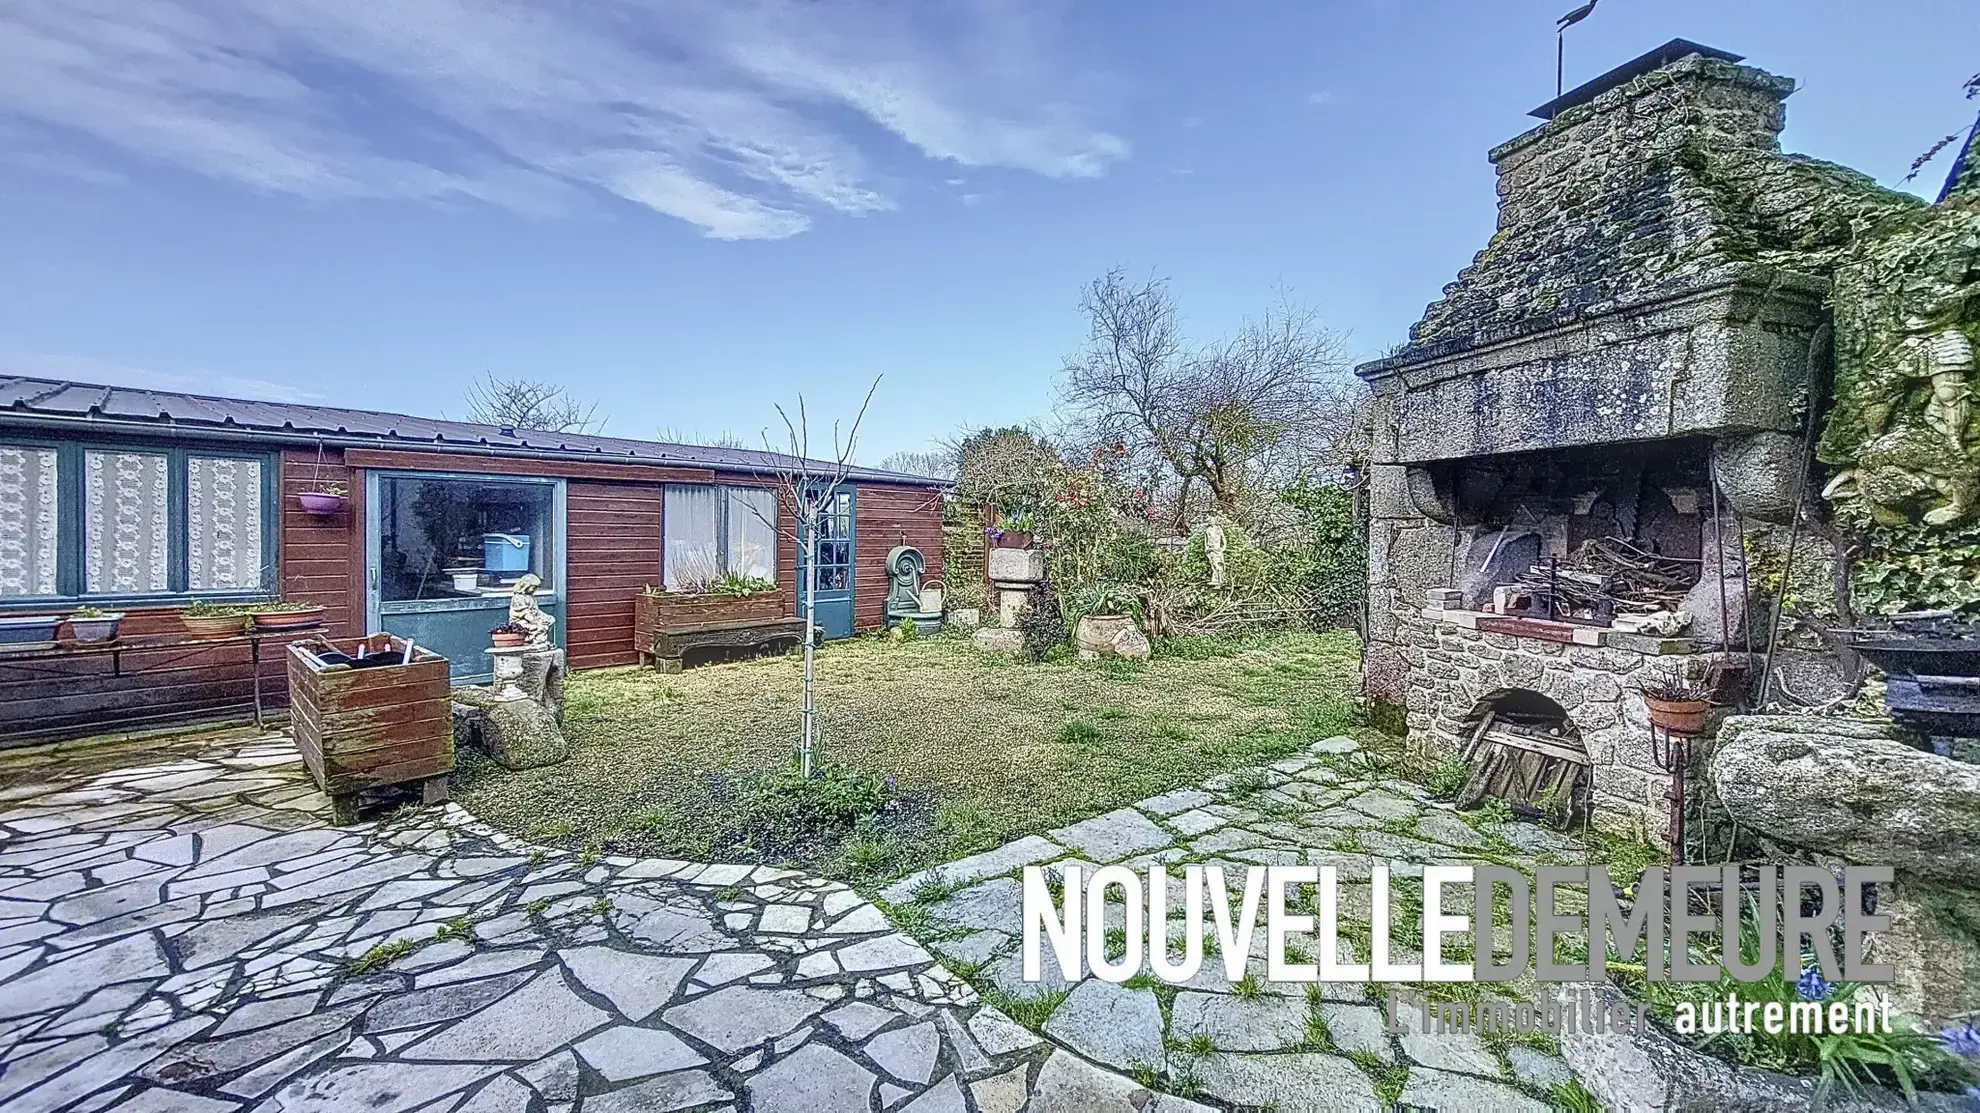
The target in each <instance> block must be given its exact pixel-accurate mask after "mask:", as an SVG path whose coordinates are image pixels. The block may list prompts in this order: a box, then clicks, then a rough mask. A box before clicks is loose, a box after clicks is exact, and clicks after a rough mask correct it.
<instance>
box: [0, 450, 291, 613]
mask: <svg viewBox="0 0 1980 1113" xmlns="http://www.w3.org/2000/svg"><path fill="white" fill-rule="evenodd" d="M0 444H4V445H9V446H15V447H20V448H25V449H31V450H53V451H54V453H55V508H56V509H55V594H53V595H4V596H0V611H35V610H51V609H60V608H63V607H76V606H82V605H89V606H105V605H108V606H133V607H136V606H146V605H154V606H155V605H160V604H164V605H170V604H173V603H190V602H193V601H195V600H201V599H204V600H209V601H212V602H222V603H225V602H240V603H249V602H264V601H267V600H271V599H279V598H281V595H282V592H281V587H280V583H281V551H280V546H281V535H282V529H281V514H282V497H281V466H282V458H281V454H280V453H279V452H274V451H261V450H255V449H243V448H229V447H223V446H217V445H216V446H212V447H208V446H204V445H190V444H162V443H159V442H155V441H115V440H94V439H92V440H66V439H61V438H56V437H49V436H36V435H33V434H25V435H23V434H17V433H15V432H13V431H12V430H6V431H0ZM90 452H102V453H136V454H142V455H151V456H163V457H165V522H166V530H167V533H168V543H167V546H166V552H165V585H166V589H165V590H164V591H161V592H95V593H92V592H88V591H84V590H83V583H84V575H85V572H84V564H85V559H86V554H85V553H84V551H83V549H84V536H83V515H84V513H85V512H86V509H87V507H86V502H87V499H88V494H87V492H86V491H85V490H84V482H83V474H84V456H85V454H86V453H90ZM194 456H198V457H201V458H203V459H217V460H253V461H256V462H258V463H260V465H261V552H262V567H263V568H264V569H265V570H266V571H267V574H268V579H269V581H270V582H268V583H264V584H263V585H262V586H261V587H259V588H248V589H239V588H233V589H228V590H225V591H192V590H190V589H188V588H187V586H186V585H187V582H188V578H189V576H190V571H189V568H188V564H189V551H188V550H189V546H190V543H191V532H190V530H191V516H190V510H189V508H188V505H187V504H188V500H189V491H190V488H189V485H188V471H189V469H190V463H189V461H190V459H191V458H192V457H194Z"/></svg>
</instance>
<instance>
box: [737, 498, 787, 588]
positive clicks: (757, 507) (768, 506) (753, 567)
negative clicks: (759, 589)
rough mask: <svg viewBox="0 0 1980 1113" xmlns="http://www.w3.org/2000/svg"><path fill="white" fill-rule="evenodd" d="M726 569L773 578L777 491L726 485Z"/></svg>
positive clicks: (739, 573)
mask: <svg viewBox="0 0 1980 1113" xmlns="http://www.w3.org/2000/svg"><path fill="white" fill-rule="evenodd" d="M728 492H729V571H731V572H734V573H735V574H736V575H738V576H755V577H756V578H758V579H763V580H774V579H776V578H777V492H775V491H770V490H765V489H763V488H761V487H730V488H728Z"/></svg>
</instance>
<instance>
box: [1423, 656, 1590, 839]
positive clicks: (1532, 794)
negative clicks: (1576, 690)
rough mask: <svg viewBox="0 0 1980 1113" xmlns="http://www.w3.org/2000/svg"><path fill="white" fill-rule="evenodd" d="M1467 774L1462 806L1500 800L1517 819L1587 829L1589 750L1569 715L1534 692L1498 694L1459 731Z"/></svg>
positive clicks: (1479, 703) (1474, 709)
mask: <svg viewBox="0 0 1980 1113" xmlns="http://www.w3.org/2000/svg"><path fill="white" fill-rule="evenodd" d="M1458 737H1459V738H1460V739H1461V740H1462V742H1463V746H1464V754H1465V758H1466V760H1467V761H1469V762H1470V763H1471V776H1470V777H1469V779H1467V780H1466V782H1465V786H1464V789H1463V791H1461V792H1460V793H1459V794H1458V801H1457V804H1458V807H1459V808H1475V807H1480V806H1482V805H1483V804H1484V803H1485V802H1486V801H1487V800H1489V799H1499V800H1504V801H1505V802H1506V803H1507V804H1508V805H1510V806H1511V807H1512V809H1513V811H1514V813H1515V814H1518V815H1520V816H1521V817H1523V818H1527V819H1546V820H1549V821H1551V822H1553V823H1555V824H1556V825H1559V826H1562V827H1575V826H1580V825H1584V824H1586V822H1587V820H1588V812H1589V801H1590V798H1591V796H1592V793H1593V778H1592V777H1591V776H1590V761H1589V757H1588V750H1587V747H1586V746H1584V745H1583V744H1582V739H1581V730H1580V728H1579V727H1577V726H1575V724H1574V720H1573V719H1571V718H1569V717H1568V713H1567V709H1566V708H1564V707H1562V706H1561V705H1560V704H1559V703H1557V702H1555V701H1554V699H1553V698H1552V697H1550V696H1547V695H1545V694H1544V693H1541V692H1536V691H1534V690H1533V689H1531V688H1498V689H1494V690H1493V691H1491V692H1487V693H1486V694H1485V695H1484V696H1482V697H1480V698H1479V699H1478V701H1477V702H1476V703H1475V704H1473V705H1472V708H1471V712H1470V714H1468V715H1467V716H1465V719H1464V721H1463V723H1462V725H1461V726H1460V728H1459V734H1458Z"/></svg>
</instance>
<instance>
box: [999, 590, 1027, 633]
mask: <svg viewBox="0 0 1980 1113" xmlns="http://www.w3.org/2000/svg"><path fill="white" fill-rule="evenodd" d="M1030 600H1031V589H1030V588H1029V587H1005V586H1003V585H1002V584H999V585H997V625H999V626H1002V627H1004V628H1006V629H1009V628H1010V627H1013V626H1016V625H1017V620H1018V612H1020V611H1022V610H1024V606H1025V604H1026V603H1028V602H1030Z"/></svg>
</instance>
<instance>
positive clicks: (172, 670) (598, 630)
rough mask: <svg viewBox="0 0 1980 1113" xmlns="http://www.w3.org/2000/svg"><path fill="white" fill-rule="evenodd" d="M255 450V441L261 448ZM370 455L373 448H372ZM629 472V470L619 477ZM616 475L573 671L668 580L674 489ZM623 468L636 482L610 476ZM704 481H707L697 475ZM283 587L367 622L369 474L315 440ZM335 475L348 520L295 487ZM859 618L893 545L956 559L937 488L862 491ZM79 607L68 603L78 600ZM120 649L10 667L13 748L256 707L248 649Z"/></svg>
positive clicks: (614, 640) (790, 564) (786, 520)
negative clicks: (640, 599)
mask: <svg viewBox="0 0 1980 1113" xmlns="http://www.w3.org/2000/svg"><path fill="white" fill-rule="evenodd" d="M240 447H246V448H252V447H254V446H253V445H252V444H243V445H242V446H240ZM364 453H369V455H368V456H366V455H364ZM351 455H352V458H353V459H358V458H362V459H365V460H367V461H369V462H372V463H381V464H382V463H384V462H386V461H387V460H397V459H398V457H397V456H394V455H389V454H386V453H383V452H381V451H380V450H358V449H353V450H352V453H351ZM416 455H417V456H418V458H419V463H420V465H421V466H422V467H424V468H442V469H444V470H447V471H452V472H459V473H464V474H507V475H513V474H539V475H541V474H563V473H565V472H568V470H569V469H564V471H563V472H560V470H559V469H558V468H556V467H554V466H552V467H546V468H544V469H540V470H533V471H532V470H529V469H521V468H518V467H517V465H518V464H519V463H521V464H529V463H533V462H532V461H516V460H500V461H491V460H490V459H489V458H488V457H485V456H476V455H471V454H452V453H418V454H416ZM614 467H622V468H624V470H623V471H615V470H612V469H613V468H614ZM593 469H597V471H596V474H597V475H601V476H606V477H608V478H596V477H587V478H571V479H570V481H569V485H568V487H567V489H566V492H567V502H566V510H567V514H566V530H567V533H568V538H567V555H566V563H565V570H566V577H567V580H568V582H567V584H566V585H565V601H566V612H565V623H566V626H565V631H564V633H565V643H566V646H567V649H568V652H569V656H570V664H571V666H572V667H573V668H597V667H602V666H608V665H629V664H633V663H635V662H636V659H637V658H636V654H635V653H634V650H633V599H634V597H635V596H636V595H637V594H638V592H639V591H640V590H641V589H642V588H644V587H645V586H646V585H647V584H651V583H658V582H659V581H660V561H661V536H662V532H661V531H662V521H661V519H662V512H663V493H664V490H665V488H664V486H663V484H661V483H660V482H657V481H655V479H654V476H655V475H657V474H669V473H666V472H664V471H663V470H662V469H655V468H650V467H635V466H630V465H609V464H604V463H602V462H599V463H593V462H583V471H585V472H587V473H590V472H592V470H593ZM620 475H623V476H625V477H626V479H625V480H619V479H614V478H609V477H613V476H620ZM696 478H699V476H696ZM751 479H752V477H748V476H726V475H723V476H716V477H715V478H714V482H716V483H721V484H733V485H738V486H764V485H765V484H763V483H762V482H751ZM279 483H280V488H279V491H280V510H279V516H280V538H279V542H278V547H277V553H278V559H279V561H280V564H279V568H278V582H279V584H280V585H281V591H282V595H283V597H284V598H287V599H292V600H297V601H302V602H310V603H320V604H322V605H323V607H324V608H325V613H324V617H325V621H326V622H327V623H328V624H329V628H330V634H331V635H332V636H333V637H337V638H347V637H356V636H359V635H361V634H364V633H366V632H367V631H366V630H365V613H364V612H365V571H366V570H365V567H364V561H365V553H364V505H363V499H364V486H365V469H364V468H362V467H357V466H352V464H351V463H349V462H347V460H346V458H345V455H344V453H342V452H340V451H337V450H334V449H326V450H325V451H324V453H323V456H322V460H321V463H320V464H319V461H318V456H317V452H316V450H315V449H314V448H302V449H290V450H286V451H284V452H283V453H282V454H281V467H280V476H279ZM332 484H337V485H341V486H342V487H344V488H345V490H346V491H347V492H348V494H347V496H346V502H345V507H344V509H343V510H342V511H340V512H339V513H337V514H334V515H330V516H327V517H316V516H314V515H310V514H307V513H304V512H303V510H302V508H301V506H300V505H299V504H298V503H297V502H296V499H295V496H296V495H297V494H298V493H300V492H302V491H308V490H316V489H320V488H322V487H326V486H329V485H332ZM857 498H858V523H857V541H856V552H855V557H854V559H855V564H856V568H857V572H856V575H857V584H858V599H857V601H856V604H855V615H854V620H855V624H856V626H857V627H858V628H859V629H862V630H868V629H873V628H875V627H878V626H880V625H881V624H882V621H883V619H884V617H885V616H884V611H885V608H886V599H887V569H886V562H887V552H888V550H889V549H891V548H893V547H894V546H895V545H899V544H903V543H905V544H910V545H914V546H915V547H917V548H919V549H920V550H921V551H922V552H923V553H925V554H927V556H928V564H929V567H930V568H933V569H940V568H941V567H942V562H943V542H942V507H941V496H940V493H939V492H937V491H935V490H933V489H930V488H916V487H894V486H888V485H883V484H862V485H860V486H859V491H858V496H857ZM796 525H797V523H796V518H795V516H794V515H793V514H792V513H791V508H790V507H789V506H788V505H784V506H783V507H782V508H781V510H780V513H779V516H778V539H777V575H776V579H777V582H778V583H779V584H780V585H782V586H783V587H784V589H785V592H786V598H787V599H788V600H790V604H789V605H790V613H791V614H793V615H795V614H796V613H797V604H796V600H797V546H796V542H795V541H794V540H793V538H794V536H795V532H796ZM51 609H53V608H51ZM63 609H67V608H63ZM126 613H127V618H126V619H125V624H124V627H123V632H124V633H125V634H128V635H133V636H136V635H145V634H163V633H172V632H176V631H178V630H180V629H181V627H180V624H179V620H178V608H176V607H160V608H145V609H138V608H127V611H126ZM262 657H263V659H262V662H261V677H262V691H263V699H264V703H265V705H266V706H267V707H268V708H270V709H273V710H279V709H281V708H283V707H286V706H287V702H288V694H287V693H288V681H287V675H286V669H285V667H284V662H285V657H284V651H283V649H282V648H281V643H276V642H270V643H267V644H266V645H264V647H263V655H262ZM110 668H111V662H110V658H109V657H108V656H102V657H88V658H75V659H69V660H47V661H34V662H21V663H20V664H19V666H14V665H4V664H0V745H7V744H10V743H18V742H25V741H36V740H41V739H47V738H55V737H63V736H75V735H81V734H93V733H99V732H107V731H125V730H140V729H148V728H153V727H161V726H168V725H172V724H175V723H183V722H192V721H198V720H201V719H207V718H232V717H239V716H241V715H242V714H244V713H246V712H248V711H249V710H251V707H252V690H253V686H252V681H253V673H252V671H251V670H250V667H249V663H248V649H247V646H246V645H244V644H241V645H228V646H216V647H209V648H205V649H156V650H131V651H128V652H127V653H126V654H125V655H124V668H123V672H124V675H123V676H121V677H113V676H111V675H110Z"/></svg>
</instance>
